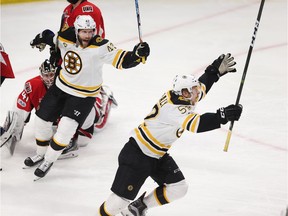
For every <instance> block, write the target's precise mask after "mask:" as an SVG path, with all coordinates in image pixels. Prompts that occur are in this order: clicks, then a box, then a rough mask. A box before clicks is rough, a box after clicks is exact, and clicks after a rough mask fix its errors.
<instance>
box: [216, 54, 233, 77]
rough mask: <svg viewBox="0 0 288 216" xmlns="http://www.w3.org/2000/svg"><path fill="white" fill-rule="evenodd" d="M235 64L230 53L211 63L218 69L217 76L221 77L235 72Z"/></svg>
mask: <svg viewBox="0 0 288 216" xmlns="http://www.w3.org/2000/svg"><path fill="white" fill-rule="evenodd" d="M235 64H236V62H235V61H234V57H233V56H231V54H230V53H227V54H226V55H224V54H222V55H220V56H219V57H218V58H217V59H216V60H215V61H214V62H213V63H212V65H213V66H215V67H216V68H217V69H218V76H219V77H220V76H223V75H225V74H226V73H231V72H232V73H234V72H236V68H233V67H232V66H234V65H235Z"/></svg>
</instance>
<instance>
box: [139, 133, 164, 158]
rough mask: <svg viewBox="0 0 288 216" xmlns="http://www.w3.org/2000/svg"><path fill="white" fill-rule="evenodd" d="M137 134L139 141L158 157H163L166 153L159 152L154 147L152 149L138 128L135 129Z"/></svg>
mask: <svg viewBox="0 0 288 216" xmlns="http://www.w3.org/2000/svg"><path fill="white" fill-rule="evenodd" d="M134 131H135V133H136V136H137V139H138V140H139V141H140V142H141V143H142V144H143V145H144V146H146V148H148V149H149V150H150V151H151V152H153V153H154V154H157V155H160V156H163V155H164V154H165V153H166V152H162V151H158V150H156V149H155V148H154V147H152V146H151V145H150V144H149V143H148V142H146V141H145V140H144V139H143V137H142V136H141V134H140V132H139V130H138V128H135V129H134Z"/></svg>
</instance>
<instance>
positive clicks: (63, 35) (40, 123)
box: [31, 15, 150, 178]
mask: <svg viewBox="0 0 288 216" xmlns="http://www.w3.org/2000/svg"><path fill="white" fill-rule="evenodd" d="M74 27H75V28H68V29H67V30H66V31H63V32H59V33H58V35H56V36H55V35H54V33H53V32H52V31H50V30H45V31H43V32H42V33H40V34H38V35H37V36H36V37H35V39H33V40H32V41H31V46H32V47H34V46H36V47H37V48H39V49H41V48H42V47H43V44H44V45H45V44H48V45H50V46H55V44H56V43H57V44H58V47H59V49H60V51H61V57H62V59H63V62H62V65H61V67H62V69H61V71H60V74H59V76H57V78H56V82H55V85H52V86H51V88H50V89H49V90H48V92H47V94H46V95H45V97H44V98H43V100H42V102H41V104H40V108H39V110H37V112H36V120H35V124H36V131H35V138H36V142H37V144H38V146H43V147H47V146H48V145H49V147H48V149H47V151H46V154H45V160H44V162H43V163H42V164H41V165H40V166H39V167H38V168H37V169H36V170H35V172H34V174H35V175H36V176H37V177H39V178H41V177H44V176H45V175H46V174H47V172H48V171H49V169H50V168H51V166H52V165H53V163H54V162H55V161H56V160H57V158H58V157H59V155H60V154H61V151H62V150H63V149H64V148H65V146H67V145H68V143H69V141H70V139H71V138H72V136H73V134H74V133H75V131H76V130H77V128H78V127H79V126H81V125H82V124H83V122H84V120H85V118H86V117H87V115H88V114H89V112H90V110H91V108H92V107H93V104H94V101H95V97H96V96H97V95H98V94H99V93H100V90H101V85H102V82H103V78H102V68H103V65H104V64H110V65H112V66H114V67H115V68H117V69H123V68H131V67H135V66H137V65H138V64H139V63H140V58H147V57H148V55H149V52H150V49H149V46H148V44H147V43H145V42H144V43H139V44H137V45H136V46H135V47H134V49H133V51H125V50H122V49H117V48H115V47H114V45H113V44H112V43H111V42H110V41H109V40H106V39H103V38H102V37H101V36H99V35H95V31H96V32H97V30H96V24H95V22H94V20H93V19H92V17H91V16H88V15H87V16H86V15H82V16H78V17H77V19H76V21H75V23H74ZM60 115H61V116H62V118H61V121H60V122H59V124H58V128H57V131H56V133H55V134H54V135H52V131H51V124H52V122H53V121H55V120H56V119H57V118H58V117H59V116H60ZM52 136H53V137H52Z"/></svg>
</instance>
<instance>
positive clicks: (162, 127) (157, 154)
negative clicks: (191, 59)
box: [99, 54, 242, 216]
mask: <svg viewBox="0 0 288 216" xmlns="http://www.w3.org/2000/svg"><path fill="white" fill-rule="evenodd" d="M235 64H236V63H235V61H234V58H233V57H232V56H231V55H230V54H227V55H224V54H223V55H221V56H220V57H219V58H217V59H216V60H215V61H214V62H213V63H212V64H211V65H209V66H208V67H207V68H206V70H205V73H204V74H203V75H202V76H201V77H200V78H199V79H196V78H195V77H194V76H193V75H177V76H176V77H175V78H174V80H173V87H172V90H169V91H167V92H166V93H165V94H164V95H163V96H162V97H161V98H160V100H159V101H158V102H157V103H156V104H155V106H154V107H153V109H152V111H151V113H150V114H148V115H147V116H146V117H145V118H144V122H143V123H142V124H140V125H139V126H138V127H136V128H135V129H134V130H133V131H132V135H131V137H130V139H129V141H128V142H127V143H126V145H125V146H124V147H123V149H122V150H121V152H120V154H119V157H118V162H119V167H118V170H117V173H116V176H115V179H114V182H113V184H112V188H111V190H112V192H113V193H112V194H111V195H110V196H109V198H108V199H107V200H106V201H105V202H104V203H103V204H102V205H101V206H100V208H99V215H100V216H113V215H117V214H119V213H120V212H121V213H122V215H124V216H130V215H134V216H144V215H145V214H146V213H145V212H146V211H147V209H149V208H153V207H156V206H161V205H165V204H168V203H171V202H173V201H175V200H177V199H179V198H181V197H183V196H184V195H185V194H186V192H187V188H188V186H187V184H186V182H185V177H184V175H183V173H182V172H181V170H180V168H179V167H178V165H177V164H176V162H175V161H174V159H173V158H172V156H170V155H169V154H168V153H167V152H168V150H169V149H170V147H171V146H172V144H173V143H174V142H175V141H176V140H177V139H178V138H180V136H181V135H182V133H183V132H184V131H185V130H187V131H190V132H193V133H200V132H206V131H210V130H214V129H217V128H220V127H221V124H226V123H227V122H228V121H237V120H239V118H240V115H241V113H242V106H241V105H237V106H236V105H229V106H227V107H224V108H220V109H218V110H217V111H216V112H215V113H204V114H202V115H200V114H197V113H195V112H194V109H195V107H196V105H197V103H198V102H199V101H200V100H202V99H203V98H204V97H205V95H206V93H208V91H209V90H210V88H211V86H212V85H213V83H214V82H217V81H218V79H219V77H221V76H223V75H224V74H226V73H228V72H236V69H235V68H233V67H232V66H234V65H235ZM149 176H150V177H151V178H152V179H153V180H154V181H155V182H156V183H157V184H158V185H159V186H158V187H157V188H155V190H154V191H152V192H151V193H149V194H148V195H146V194H145V193H144V194H143V195H142V196H140V198H138V199H137V200H135V201H134V202H131V203H130V200H134V199H135V197H136V196H137V194H138V192H139V190H140V188H141V187H142V185H143V184H144V182H145V180H146V179H147V178H148V177H149ZM129 203H130V204H129ZM127 207H128V208H127Z"/></svg>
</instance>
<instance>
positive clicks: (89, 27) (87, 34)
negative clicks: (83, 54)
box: [74, 15, 96, 47]
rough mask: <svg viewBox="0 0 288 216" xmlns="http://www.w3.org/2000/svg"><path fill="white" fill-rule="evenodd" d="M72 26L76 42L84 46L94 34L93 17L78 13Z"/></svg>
mask: <svg viewBox="0 0 288 216" xmlns="http://www.w3.org/2000/svg"><path fill="white" fill-rule="evenodd" d="M74 27H75V34H76V38H77V40H78V42H79V43H80V44H81V45H82V46H84V47H86V46H87V45H88V44H89V42H90V40H91V39H92V37H93V36H94V35H95V31H96V23H95V21H94V19H93V18H92V17H91V16H89V15H79V16H77V18H76V20H75V22H74ZM80 30H85V31H80Z"/></svg>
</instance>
